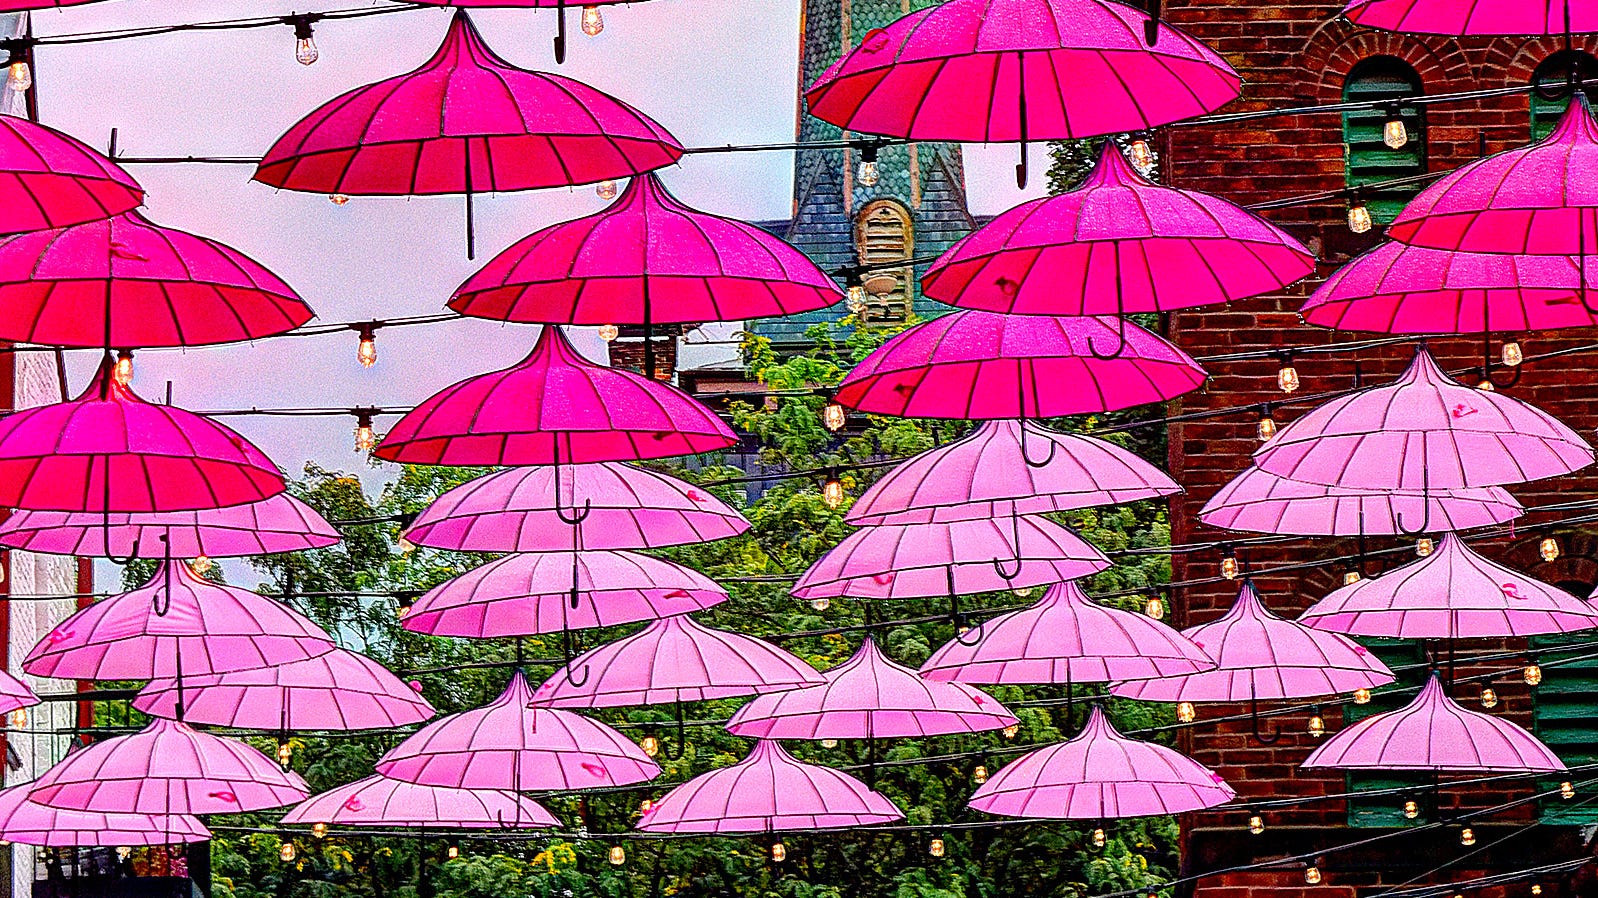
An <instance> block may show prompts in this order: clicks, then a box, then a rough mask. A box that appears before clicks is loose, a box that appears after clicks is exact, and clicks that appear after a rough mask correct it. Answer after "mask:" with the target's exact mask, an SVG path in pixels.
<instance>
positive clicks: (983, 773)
mask: <svg viewBox="0 0 1598 898" xmlns="http://www.w3.org/2000/svg"><path fill="white" fill-rule="evenodd" d="M971 779H972V781H973V782H975V783H976V784H977V785H979V786H980V785H982V784H983V783H985V782H987V781H988V766H987V765H986V764H978V765H977V766H976V769H975V770H972V771H971Z"/></svg>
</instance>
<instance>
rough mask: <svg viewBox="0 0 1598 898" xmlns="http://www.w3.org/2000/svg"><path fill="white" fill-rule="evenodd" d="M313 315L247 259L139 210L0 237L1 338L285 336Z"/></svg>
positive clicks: (84, 341)
mask: <svg viewBox="0 0 1598 898" xmlns="http://www.w3.org/2000/svg"><path fill="white" fill-rule="evenodd" d="M314 315H315V313H314V312H312V311H311V307H310V306H308V305H306V304H305V302H304V300H302V299H300V297H299V295H298V294H296V293H295V292H294V290H293V288H291V287H289V285H288V284H285V283H283V281H281V280H279V279H278V277H277V275H275V274H273V273H272V272H270V271H268V270H266V268H265V267H264V266H262V265H261V264H260V263H259V262H256V261H255V260H254V259H251V258H250V257H249V256H246V255H244V254H243V253H241V252H239V251H238V250H236V249H233V248H232V247H230V246H226V245H224V244H222V243H219V242H217V241H215V240H211V239H208V238H205V237H198V236H195V235H194V234H190V233H187V232H185V231H179V230H176V229H173V228H163V227H160V226H157V225H154V224H151V223H150V222H149V221H146V220H145V219H144V217H143V216H141V215H139V213H137V212H125V213H123V214H121V215H117V216H114V217H112V218H108V219H104V220H101V221H91V222H89V223H87V224H77V225H72V226H70V227H65V228H57V229H54V230H48V231H29V232H27V233H24V234H15V235H13V236H10V237H4V238H0V339H5V340H14V341H17V342H26V343H44V344H48V345H52V346H101V347H107V348H115V347H124V348H125V347H139V346H198V345H202V344H207V343H233V342H236V341H239V340H253V339H255V338H257V337H269V336H272V335H273V334H281V333H283V332H284V331H289V330H293V329H294V328H296V327H299V326H300V325H302V324H304V323H305V322H307V321H309V320H311V318H312V317H313V316H314Z"/></svg>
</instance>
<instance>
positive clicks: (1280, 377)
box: [1276, 363, 1299, 393]
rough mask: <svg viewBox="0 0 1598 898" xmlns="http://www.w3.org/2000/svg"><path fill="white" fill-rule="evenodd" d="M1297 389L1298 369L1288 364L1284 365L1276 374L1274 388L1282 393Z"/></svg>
mask: <svg viewBox="0 0 1598 898" xmlns="http://www.w3.org/2000/svg"><path fill="white" fill-rule="evenodd" d="M1298 387H1299V380H1298V369H1297V368H1294V367H1293V366H1292V364H1290V363H1284V364H1283V365H1282V367H1281V368H1280V369H1278V370H1277V372H1276V388H1277V389H1278V390H1281V391H1282V392H1283V393H1291V392H1293V391H1295V390H1297V389H1298Z"/></svg>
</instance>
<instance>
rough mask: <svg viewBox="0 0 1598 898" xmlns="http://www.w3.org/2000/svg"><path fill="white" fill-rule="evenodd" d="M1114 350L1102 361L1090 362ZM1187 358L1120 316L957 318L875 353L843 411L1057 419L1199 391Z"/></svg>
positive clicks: (853, 378) (1197, 373) (845, 390)
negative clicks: (1098, 354) (1096, 348)
mask: <svg viewBox="0 0 1598 898" xmlns="http://www.w3.org/2000/svg"><path fill="white" fill-rule="evenodd" d="M1095 346H1097V347H1098V350H1097V351H1099V352H1105V351H1107V350H1108V349H1110V348H1113V349H1114V350H1115V352H1114V353H1113V354H1111V355H1109V356H1108V357H1100V356H1097V355H1095V349H1094V347H1095ZM1205 376H1206V375H1205V373H1204V369H1203V368H1200V367H1199V365H1198V363H1197V362H1195V361H1193V359H1192V358H1191V357H1189V356H1188V354H1187V353H1185V352H1183V351H1182V350H1180V349H1178V348H1176V347H1175V346H1174V345H1172V344H1170V343H1168V342H1166V341H1165V340H1163V339H1161V338H1160V337H1158V336H1155V335H1154V334H1152V333H1149V332H1148V331H1146V330H1144V329H1143V328H1141V327H1138V326H1137V325H1135V324H1131V323H1128V322H1125V321H1124V320H1122V319H1118V318H1110V317H1103V318H1050V317H1044V316H1034V315H1000V314H997V313H994V312H955V313H954V314H952V315H944V316H942V317H939V318H934V319H932V320H931V321H925V322H922V323H921V324H918V325H916V326H914V327H912V328H910V329H909V330H906V331H904V332H903V333H900V334H897V335H895V336H894V337H893V338H892V339H890V340H888V342H886V343H884V344H882V345H881V346H879V347H877V348H876V349H875V350H873V351H872V353H871V354H870V355H868V356H866V357H865V359H864V360H862V361H861V362H860V364H858V365H856V366H855V367H854V370H852V371H850V372H849V374H848V376H846V377H845V378H844V379H843V383H842V384H841V385H840V386H839V387H838V392H837V394H836V395H837V399H838V401H839V402H841V403H843V404H844V405H847V406H850V407H851V408H857V409H859V410H860V411H863V412H869V413H871V414H877V415H899V416H902V417H906V418H976V419H987V418H1057V417H1062V416H1064V415H1080V414H1084V413H1094V412H1109V411H1116V410H1118V409H1124V408H1131V407H1132V406H1137V405H1145V404H1147V403H1150V402H1164V401H1165V400H1167V399H1173V398H1175V397H1177V396H1180V395H1182V394H1183V393H1189V392H1192V391H1193V390H1196V389H1198V388H1199V386H1200V385H1202V384H1203V383H1204V378H1205Z"/></svg>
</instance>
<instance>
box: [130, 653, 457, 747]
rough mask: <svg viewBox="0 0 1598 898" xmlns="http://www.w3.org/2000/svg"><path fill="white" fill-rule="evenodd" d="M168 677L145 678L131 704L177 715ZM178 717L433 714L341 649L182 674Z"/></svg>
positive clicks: (355, 726)
mask: <svg viewBox="0 0 1598 898" xmlns="http://www.w3.org/2000/svg"><path fill="white" fill-rule="evenodd" d="M178 697H179V692H178V684H177V681H176V680H171V679H161V680H152V681H151V682H150V684H149V685H147V686H145V687H144V689H143V690H142V691H140V692H139V696H138V698H136V699H134V700H133V707H134V708H136V709H138V710H140V711H142V712H144V713H145V714H149V715H152V716H155V717H174V716H176V714H177V703H178ZM182 699H183V719H184V720H187V721H188V722H190V723H205V724H211V725H213V726H224V727H237V728H239V729H245V730H277V731H280V732H286V731H291V730H292V731H305V730H371V729H387V728H390V727H399V726H408V725H410V724H413V723H421V722H422V721H424V720H427V719H428V718H430V717H432V716H433V715H434V714H436V713H437V712H436V711H434V710H433V706H432V705H430V704H428V703H427V700H426V699H424V698H422V697H421V696H420V695H418V694H417V691H416V690H415V689H412V688H411V687H410V686H409V685H408V684H406V683H405V682H404V681H403V680H401V679H400V678H399V677H396V676H394V675H393V674H392V673H389V671H388V669H387V668H385V667H383V665H381V664H378V663H377V662H376V661H373V660H372V659H371V658H368V657H366V656H365V655H362V654H359V653H357V652H352V651H349V650H347V649H334V650H333V651H331V652H328V653H327V654H325V655H318V656H317V657H315V658H307V659H305V660H303V661H289V662H286V663H283V664H276V665H273V666H272V667H261V668H255V669H253V670H238V671H229V672H227V673H220V674H207V675H205V676H198V677H194V676H188V675H185V676H184V677H183V689H182Z"/></svg>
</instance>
